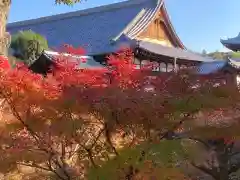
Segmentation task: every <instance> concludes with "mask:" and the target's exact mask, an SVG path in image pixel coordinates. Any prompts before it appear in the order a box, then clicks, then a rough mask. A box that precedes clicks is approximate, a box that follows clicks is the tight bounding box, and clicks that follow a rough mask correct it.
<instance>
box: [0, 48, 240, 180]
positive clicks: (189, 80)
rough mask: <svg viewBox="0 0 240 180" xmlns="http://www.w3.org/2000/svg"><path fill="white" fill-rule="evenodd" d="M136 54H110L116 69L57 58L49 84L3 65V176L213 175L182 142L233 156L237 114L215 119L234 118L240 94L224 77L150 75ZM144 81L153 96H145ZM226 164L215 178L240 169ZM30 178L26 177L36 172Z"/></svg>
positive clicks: (22, 69)
mask: <svg viewBox="0 0 240 180" xmlns="http://www.w3.org/2000/svg"><path fill="white" fill-rule="evenodd" d="M68 48H69V47H68ZM70 49H71V50H70V51H71V52H74V53H78V52H82V50H81V51H78V50H74V49H72V47H70ZM68 51H69V50H68ZM132 57H133V56H132V52H131V51H130V50H125V51H122V52H121V53H117V54H115V55H111V56H109V60H108V64H109V65H111V66H112V68H111V70H106V69H102V70H75V69H74V66H75V64H74V63H70V62H68V61H67V59H66V58H58V59H57V62H58V63H57V64H58V67H57V69H56V70H55V71H54V76H52V75H50V74H49V75H48V76H47V77H46V78H43V77H42V76H41V75H37V74H33V73H32V72H30V71H29V70H28V69H27V68H26V67H25V66H22V65H18V66H17V68H15V69H4V68H1V71H0V75H1V79H0V90H1V91H0V97H1V99H2V100H3V102H2V103H3V104H2V111H3V112H4V114H3V115H4V118H2V119H4V122H3V123H2V126H1V127H0V130H1V131H0V132H1V137H0V141H1V143H0V144H1V149H0V151H1V153H0V154H1V158H0V171H1V172H3V173H7V172H12V171H14V170H15V169H16V168H17V167H19V166H21V167H26V166H30V167H34V168H36V169H38V170H41V171H40V172H39V171H37V172H35V173H34V175H36V174H38V173H41V175H40V176H41V177H46V176H55V177H57V179H63V180H66V179H67V180H68V179H81V178H85V179H86V178H88V179H97V178H98V179H109V178H110V179H111V180H113V179H114V178H115V179H131V180H132V179H151V178H154V177H155V178H160V179H164V178H165V179H166V178H169V176H170V178H172V179H174V178H175V179H178V180H179V179H184V178H185V179H186V176H187V175H188V174H187V173H186V172H185V171H183V170H182V169H181V168H179V166H181V167H182V163H183V162H185V161H188V162H189V163H192V164H193V165H196V166H198V168H200V169H202V170H203V171H204V172H205V173H209V174H210V172H209V170H206V169H204V168H202V166H199V164H194V163H195V162H194V161H193V162H192V161H191V158H190V156H189V154H190V155H192V156H194V157H195V155H196V154H197V153H196V152H193V153H190V150H189V148H187V146H186V145H182V140H181V139H192V140H193V141H194V142H196V141H197V140H198V142H204V141H206V140H215V141H216V140H218V139H221V138H222V139H224V141H223V142H224V143H225V144H224V148H225V147H227V149H228V148H229V147H230V144H231V142H232V141H230V140H231V138H232V137H237V136H238V132H239V131H238V130H239V124H238V118H237V117H234V116H233V115H232V114H231V113H230V115H229V119H228V120H227V121H226V123H224V121H221V122H220V126H218V125H219V121H216V120H219V117H215V116H210V115H209V114H214V113H215V114H217V115H219V114H222V113H224V114H226V113H227V112H229V111H230V110H232V111H235V110H236V109H237V108H238V106H239V103H238V102H239V97H240V96H239V91H238V90H237V88H236V87H235V86H233V85H231V84H227V85H226V84H224V83H222V81H217V79H218V78H219V77H216V79H213V77H211V78H210V77H209V78H207V77H205V78H204V79H202V78H200V77H194V76H192V75H191V74H188V72H179V73H177V74H176V73H170V74H166V73H165V74H160V75H159V76H156V77H155V78H147V77H146V73H145V71H146V72H147V71H148V70H150V69H148V68H147V67H150V66H147V67H146V68H144V69H145V70H144V69H143V70H141V71H140V70H136V69H135V68H134V65H133V64H132ZM81 63H84V62H81ZM147 73H148V72H147ZM146 78H147V79H146ZM146 81H147V84H152V85H154V91H151V92H149V91H145V87H146ZM196 83H198V84H199V88H195V84H196ZM216 83H220V84H219V86H216ZM199 113H201V114H203V115H202V117H201V116H199ZM227 114H228V113H227ZM224 116H226V115H224ZM208 143H209V144H210V145H211V147H215V146H216V143H211V142H208ZM221 143H222V141H221V142H220V141H219V147H221V148H223V146H222V145H221ZM229 143H230V144H229ZM220 145H221V146H220ZM191 147H192V146H191ZM216 149H217V148H215V150H216ZM216 151H217V150H216ZM191 152H192V151H191ZM224 152H226V151H224ZM229 152H230V151H229ZM219 154H221V151H219ZM197 155H198V156H199V153H198V154H197ZM219 157H221V156H219ZM223 157H225V158H226V157H227V156H223ZM206 162H207V161H206ZM219 162H220V161H219ZM225 162H226V161H225ZM233 163H235V162H233ZM225 165H226V164H225ZM225 165H224V164H223V163H220V164H219V167H218V168H217V170H216V171H215V169H214V174H215V175H216V174H217V176H214V177H216V178H215V179H216V180H219V178H222V177H224V178H226V179H227V178H228V177H229V173H230V171H229V173H228V174H226V169H228V168H229V167H230V166H231V167H234V169H232V171H233V170H234V171H235V170H236V169H238V168H239V166H234V165H231V164H230V163H227V166H225ZM36 169H35V170H36ZM184 170H185V169H184ZM46 172H50V174H49V173H46ZM24 175H25V177H23V178H25V179H28V178H29V177H30V176H32V175H33V174H24ZM6 178H7V177H6ZM35 178H36V177H35ZM217 178H218V179H217ZM7 179H8V178H7ZM220 180H221V179H220ZM224 180H225V179H224Z"/></svg>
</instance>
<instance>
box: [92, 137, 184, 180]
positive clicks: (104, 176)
mask: <svg viewBox="0 0 240 180" xmlns="http://www.w3.org/2000/svg"><path fill="white" fill-rule="evenodd" d="M119 154H120V155H119V156H118V157H116V158H114V159H112V160H109V161H107V162H103V164H102V166H101V167H99V168H92V169H90V171H89V174H88V179H89V180H95V179H99V180H108V179H109V180H110V179H111V180H118V179H121V177H122V176H126V172H127V170H128V168H129V167H132V168H133V169H134V170H135V171H136V170H137V171H138V172H141V171H144V170H145V169H146V163H147V162H150V163H151V164H152V165H153V166H154V167H155V168H160V169H161V168H169V169H171V168H174V167H175V165H176V162H177V161H179V160H180V159H181V158H183V157H184V156H185V154H184V150H183V148H182V145H181V142H180V141H179V140H172V141H168V140H166V141H161V142H158V143H156V144H154V143H152V144H148V143H147V144H142V145H138V146H136V147H135V148H132V149H130V148H125V149H123V150H122V151H120V152H119ZM165 173H168V172H165ZM165 173H164V174H161V176H166V174H165ZM158 178H159V177H158Z"/></svg>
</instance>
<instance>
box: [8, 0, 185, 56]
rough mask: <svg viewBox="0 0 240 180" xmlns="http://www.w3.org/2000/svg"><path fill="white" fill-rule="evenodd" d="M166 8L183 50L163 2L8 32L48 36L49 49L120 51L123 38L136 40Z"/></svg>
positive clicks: (41, 21)
mask: <svg viewBox="0 0 240 180" xmlns="http://www.w3.org/2000/svg"><path fill="white" fill-rule="evenodd" d="M160 8H163V10H164V15H165V16H166V17H167V21H168V22H167V24H168V30H169V33H170V34H171V36H172V37H175V41H176V42H177V44H178V46H179V47H181V48H184V46H183V44H182V42H181V41H180V39H179V38H178V36H177V35H176V33H175V31H174V29H173V26H172V24H171V22H170V20H169V17H168V15H167V12H166V9H165V6H164V3H163V0H129V1H124V2H121V3H115V4H110V5H106V6H100V7H96V8H91V9H86V10H81V11H76V12H71V13H65V14H59V15H54V16H48V17H43V18H38V19H33V20H27V21H21V22H15V23H10V24H8V25H7V30H8V31H9V32H10V33H11V34H13V33H16V32H17V31H19V30H30V29H31V30H33V31H35V32H37V33H39V34H41V35H43V36H45V37H46V38H47V40H48V42H49V45H50V47H59V46H61V45H63V44H71V45H73V46H82V47H84V48H85V49H86V51H87V54H88V55H96V54H104V53H110V52H114V51H116V50H117V48H118V46H117V43H115V42H116V41H117V40H118V39H119V37H121V35H122V34H125V35H126V36H128V38H130V39H134V38H136V37H137V36H138V35H139V34H140V33H141V32H142V31H144V30H145V29H146V28H147V26H148V25H149V24H150V23H151V22H152V21H153V20H154V17H155V15H156V13H158V12H159V10H160Z"/></svg>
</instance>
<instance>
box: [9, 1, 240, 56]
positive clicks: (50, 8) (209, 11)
mask: <svg viewBox="0 0 240 180" xmlns="http://www.w3.org/2000/svg"><path fill="white" fill-rule="evenodd" d="M119 1H121V0H87V1H83V2H82V3H79V4H76V5H74V6H73V7H68V6H64V5H55V4H54V0H21V1H20V0H13V1H12V7H11V10H10V16H9V22H15V21H21V20H27V19H32V18H38V17H42V16H48V15H53V14H59V13H64V12H70V11H75V10H80V9H86V8H90V7H95V6H99V5H104V4H110V3H114V2H119ZM165 3H166V7H167V10H168V13H169V16H170V18H171V20H172V23H173V25H174V27H175V30H176V32H177V34H178V35H179V37H180V39H181V40H182V41H183V43H184V45H185V46H186V47H187V48H189V49H192V50H194V51H198V52H201V51H202V50H203V49H206V50H207V51H216V50H219V51H226V49H225V48H223V46H222V45H221V43H220V38H227V37H235V36H237V34H238V33H239V32H240V19H239V17H240V14H239V10H240V0H165Z"/></svg>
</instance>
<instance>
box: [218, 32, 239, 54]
mask: <svg viewBox="0 0 240 180" xmlns="http://www.w3.org/2000/svg"><path fill="white" fill-rule="evenodd" d="M220 42H221V43H222V44H223V45H224V46H225V47H227V48H228V49H231V50H233V51H239V50H240V33H239V34H238V36H236V37H234V38H228V39H225V40H223V39H220Z"/></svg>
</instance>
